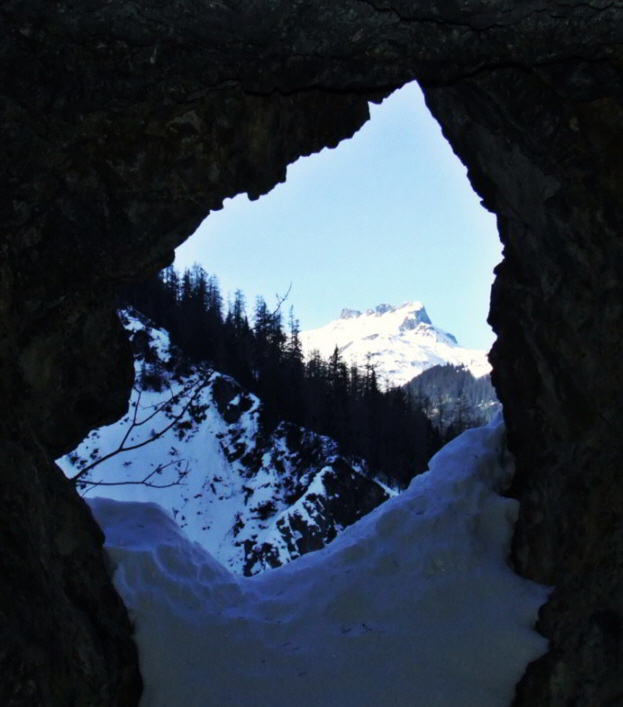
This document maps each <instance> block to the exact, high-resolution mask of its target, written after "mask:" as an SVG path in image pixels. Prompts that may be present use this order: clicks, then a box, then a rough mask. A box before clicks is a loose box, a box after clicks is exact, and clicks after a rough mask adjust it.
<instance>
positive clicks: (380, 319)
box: [300, 302, 491, 386]
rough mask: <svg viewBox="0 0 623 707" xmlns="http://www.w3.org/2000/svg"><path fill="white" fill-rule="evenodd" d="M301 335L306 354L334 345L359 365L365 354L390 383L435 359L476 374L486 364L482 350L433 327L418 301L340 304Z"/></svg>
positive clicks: (410, 375)
mask: <svg viewBox="0 0 623 707" xmlns="http://www.w3.org/2000/svg"><path fill="white" fill-rule="evenodd" d="M300 338H301V344H302V346H303V350H304V352H305V354H306V355H309V354H310V353H311V352H312V351H313V350H318V351H319V352H320V354H321V356H323V357H325V358H328V357H329V356H330V355H331V354H332V353H333V351H334V349H335V346H337V347H338V348H339V350H340V352H341V354H342V356H343V357H344V359H345V360H346V361H348V362H349V363H356V364H357V365H359V366H361V367H363V366H365V365H366V362H367V361H368V360H369V362H370V364H371V365H373V366H375V368H376V372H377V376H378V377H379V379H380V380H383V381H385V382H386V383H387V384H388V385H391V386H402V385H405V384H406V383H408V382H409V381H410V380H412V379H413V378H415V376H417V375H419V374H420V373H422V372H423V371H425V370H426V369H428V368H431V367H432V366H436V365H445V364H452V365H455V366H465V367H466V368H467V369H468V370H469V371H471V373H472V374H473V375H474V376H475V377H476V378H479V377H481V376H483V375H486V374H488V373H489V372H490V370H491V366H490V365H489V362H488V360H487V354H486V352H485V351H478V350H475V349H466V348H463V347H462V346H460V345H459V344H458V342H457V340H456V339H455V338H454V336H452V334H448V333H447V332H445V331H442V330H441V329H438V328H437V327H435V326H434V325H433V323H432V322H431V320H430V318H429V317H428V314H427V313H426V309H425V308H424V305H423V304H422V303H421V302H410V303H405V304H402V305H400V306H397V307H394V306H392V305H389V304H380V305H378V306H377V307H376V308H375V309H369V310H367V311H366V312H365V313H362V312H359V311H357V310H352V309H344V310H342V313H341V315H340V318H339V319H336V320H335V321H333V322H330V323H329V324H327V325H326V326H323V327H320V328H318V329H312V330H309V331H305V332H302V333H301V335H300Z"/></svg>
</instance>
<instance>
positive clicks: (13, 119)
mask: <svg viewBox="0 0 623 707" xmlns="http://www.w3.org/2000/svg"><path fill="white" fill-rule="evenodd" d="M0 29H1V31H2V42H1V43H0V57H1V61H0V85H1V86H2V102H1V103H0V111H1V115H2V120H1V122H0V134H1V137H2V140H1V141H0V145H1V146H2V147H1V149H2V159H0V183H1V185H2V189H0V204H1V213H2V226H3V227H2V235H1V236H0V253H1V254H2V257H1V261H0V405H1V406H2V407H1V414H0V437H1V438H2V442H1V443H0V444H1V445H2V449H3V454H2V455H1V456H0V459H1V462H0V465H1V472H0V473H1V480H2V485H1V488H2V491H1V494H0V558H1V559H0V622H1V623H0V632H1V633H0V676H1V677H0V702H2V704H3V705H9V706H11V707H13V706H17V705H29V706H30V705H46V706H49V705H82V704H97V705H102V706H108V705H130V704H134V703H136V701H137V699H138V691H139V687H140V679H139V677H138V672H137V668H136V659H135V657H134V658H133V657H132V656H133V648H132V643H131V638H130V630H129V623H128V621H127V618H126V617H125V615H124V613H123V610H122V607H121V606H120V603H119V601H118V599H117V597H116V595H115V593H114V590H113V589H112V587H111V585H110V582H109V580H108V579H107V575H106V567H105V563H104V560H103V557H102V553H101V549H100V546H101V537H100V535H99V533H98V531H97V528H96V527H95V525H94V523H93V521H92V520H91V518H90V514H89V513H88V512H87V511H86V510H85V509H84V508H83V506H82V505H81V502H80V499H79V498H78V497H77V496H76V495H75V494H74V493H73V491H72V490H71V489H70V488H69V487H68V484H67V482H65V481H64V480H63V479H62V478H61V476H60V474H59V473H58V471H57V470H56V469H55V467H54V465H53V464H52V463H51V461H50V460H51V459H52V458H53V457H54V456H55V455H59V454H60V453H62V452H65V451H68V450H69V449H71V448H72V447H73V446H75V444H76V442H77V441H78V440H79V439H80V438H81V437H82V436H83V435H84V434H85V433H86V432H87V431H88V430H90V429H92V428H93V427H95V426H97V425H101V424H103V423H105V422H107V421H112V420H114V419H115V418H117V417H118V416H120V415H121V414H122V413H123V412H124V409H125V406H126V405H127V399H128V393H129V389H130V385H131V351H130V347H129V345H128V343H127V342H126V341H125V338H124V336H123V333H122V331H121V327H120V326H119V323H118V321H117V319H116V316H115V314H114V307H113V299H112V292H113V290H114V287H115V286H116V284H117V283H118V282H120V281H123V280H127V279H131V278H136V277H141V276H144V275H145V274H147V273H149V272H153V271H155V270H156V269H158V268H159V267H161V266H163V265H165V264H167V263H168V262H170V260H171V257H172V248H173V247H174V246H176V245H177V244H179V243H180V242H181V241H182V240H184V239H185V238H186V237H187V236H188V235H189V234H190V233H192V231H193V230H194V229H195V228H196V226H197V225H198V224H199V222H200V220H201V219H202V218H203V217H204V216H205V215H206V214H207V213H208V212H209V211H210V210H213V209H217V208H219V207H220V206H221V204H222V201H223V199H224V198H226V197H229V196H233V195H235V194H237V193H240V192H248V193H249V195H250V196H251V197H252V198H256V197H258V196H259V195H261V194H262V193H264V192H266V191H268V190H269V189H270V188H271V187H272V186H274V185H275V184H276V183H277V182H279V181H282V180H283V179H284V178H285V170H286V166H287V164H288V163H290V162H292V161H293V160H294V159H295V158H297V157H298V156H300V155H304V154H308V153H311V152H313V151H316V150H319V149H320V148H321V147H324V146H327V145H328V146H334V145H336V144H337V143H338V142H339V141H340V140H341V139H344V138H346V137H348V136H350V135H351V134H352V133H353V132H354V131H355V130H356V129H357V128H358V127H359V126H360V125H361V124H362V123H363V122H365V120H366V119H367V117H368V110H367V101H368V100H378V99H380V98H381V97H382V96H384V95H386V94H387V93H389V92H390V91H391V90H392V89H394V88H396V87H398V86H399V85H401V84H402V83H404V82H405V81H407V80H410V79H413V78H417V79H418V80H419V81H420V82H421V83H422V85H423V88H424V91H425V94H426V98H427V102H428V104H429V106H430V108H431V110H432V111H433V113H434V115H435V116H436V117H437V118H438V120H439V121H440V122H441V124H442V127H443V130H444V133H445V134H446V136H447V138H448V139H449V140H450V142H451V143H452V145H453V147H454V149H455V151H456V153H457V154H458V155H459V157H460V158H461V159H462V160H463V161H464V162H465V164H466V165H467V166H468V169H469V176H470V179H471V181H472V184H473V185H474V188H475V189H476V190H477V191H478V192H479V193H480V195H481V196H482V198H483V200H484V203H485V205H486V206H487V207H488V208H489V209H491V210H492V211H494V212H495V213H496V214H497V215H498V223H499V228H500V235H501V237H502V240H503V242H504V246H505V260H504V262H503V263H502V264H501V265H500V266H499V268H498V270H497V280H496V284H495V286H494V289H493V295H492V305H491V315H490V320H491V322H492V325H493V327H494V329H495V330H496V332H497V334H498V337H499V338H498V342H497V343H496V345H495V347H494V349H493V352H492V356H491V357H492V362H493V365H494V374H493V380H494V383H495V386H496V389H497V392H498V396H499V398H500V400H501V401H502V403H503V404H504V409H505V414H506V418H507V423H508V428H509V441H510V445H511V447H512V450H513V451H514V452H515V454H516V455H517V462H518V472H517V476H516V480H515V484H514V488H513V493H514V494H515V495H516V496H517V497H518V498H519V499H520V500H521V502H522V506H521V514H520V519H519V523H518V526H517V530H516V535H515V542H514V549H513V558H514V562H515V564H516V566H517V568H518V570H519V571H520V572H522V573H524V574H525V575H527V576H529V577H531V578H533V579H536V580H538V581H541V582H546V583H550V584H555V585H556V587H557V588H556V591H555V593H554V595H553V597H552V600H551V602H550V603H549V604H548V605H547V606H546V607H545V609H544V610H543V611H542V616H541V620H540V624H539V628H540V630H541V631H542V632H543V633H544V635H546V636H547V637H548V638H549V639H550V642H551V644H550V645H551V651H550V653H549V654H548V655H547V656H546V657H545V658H543V659H542V660H541V661H539V662H538V663H537V664H536V665H535V666H532V667H530V668H529V670H528V672H527V675H526V677H525V679H524V680H523V681H522V683H521V685H520V689H519V697H518V700H517V703H516V704H517V705H530V707H539V705H543V706H544V705H548V707H558V706H561V707H562V706H563V705H569V704H573V705H575V706H576V707H589V706H590V707H593V705H598V704H615V703H618V702H619V701H620V700H622V699H623V683H622V682H621V678H620V676H621V674H623V665H622V662H623V658H622V657H621V656H623V652H622V651H621V647H622V646H621V637H620V631H618V629H617V628H616V627H618V626H619V624H620V622H621V616H623V570H622V569H621V568H622V567H623V513H622V511H623V480H622V476H621V473H620V469H621V467H622V466H623V444H622V443H621V441H620V435H619V433H618V426H619V421H620V419H621V413H622V412H623V410H622V407H623V402H622V401H623V390H622V388H623V370H622V366H623V357H622V356H621V355H620V349H621V344H620V330H621V311H622V304H623V266H622V263H623V253H622V252H621V251H622V245H621V243H622V241H621V238H620V234H621V232H622V228H621V226H622V224H621V221H622V216H621V214H622V212H621V208H620V203H621V192H622V190H623V169H622V165H623V148H622V145H623V143H622V141H621V124H622V122H623V88H622V87H623V80H622V78H623V76H622V67H623V54H622V50H621V46H623V44H622V43H621V40H622V39H623V36H622V35H623V9H622V8H621V7H620V5H618V4H617V3H611V2H602V1H601V0H598V1H596V2H593V3H590V4H589V3H585V2H577V3H576V2H565V3H562V2H558V1H557V0H554V1H552V2H544V0H525V1H524V2H522V3H514V2H507V0H476V1H475V2H470V3H465V2H456V1H455V0H444V1H443V2H441V1H437V0H421V1H420V2H415V1H413V0H412V1H411V2H408V1H407V0H393V1H390V0H371V1H369V2H368V1H363V2H362V1H360V0H344V1H343V2H340V3H339V4H337V5H336V3H335V0H316V1H315V2H312V1H311V0H296V1H294V0H288V2H282V1H280V0H259V1H258V2H239V1H238V0H226V1H225V2H214V3H188V2H185V1H183V0H173V1H172V2H170V3H167V4H162V3H142V4H141V5H140V7H139V6H138V5H135V4H131V3H126V2H119V1H118V0H113V1H112V2H108V3H91V2H83V3H76V4H74V3H69V2H66V1H63V0H61V1H60V2H56V3H43V2H34V1H33V0H8V1H7V2H5V3H3V6H2V11H1V13H0ZM448 196H449V198H451V195H448ZM16 597H21V598H20V600H19V601H17V600H16ZM613 627H614V628H613Z"/></svg>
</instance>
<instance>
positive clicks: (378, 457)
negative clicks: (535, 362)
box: [120, 266, 469, 488]
mask: <svg viewBox="0 0 623 707" xmlns="http://www.w3.org/2000/svg"><path fill="white" fill-rule="evenodd" d="M120 304H123V305H126V304H127V305H131V306H134V307H136V309H138V310H139V311H141V312H142V313H143V314H145V315H146V316H148V317H149V318H150V319H151V320H152V321H153V322H154V324H156V325H157V326H161V327H163V328H164V329H167V330H168V331H169V332H170V336H171V341H172V343H174V344H176V345H177V346H178V347H179V348H180V349H181V350H182V351H183V352H184V354H185V355H187V356H188V357H189V358H190V359H191V360H192V361H193V362H204V361H208V362H210V363H211V364H212V365H213V366H214V368H215V369H216V370H218V371H220V372H221V373H225V374H227V375H230V376H232V377H233V378H235V379H236V380H237V381H238V382H239V383H240V384H241V385H242V386H244V387H245V388H247V389H248V390H249V391H251V392H253V393H254V394H256V395H257V396H258V397H259V398H260V399H261V400H262V401H263V406H262V414H261V419H260V426H261V431H262V432H263V433H265V434H270V433H272V431H273V430H274V429H275V427H276V426H277V425H278V424H279V423H280V422H281V421H282V420H286V421H288V422H292V423H295V424H297V425H300V426H302V427H305V428H307V429H310V430H313V431H314V432H317V433H319V434H322V435H327V436H329V437H331V438H332V439H334V440H336V442H337V443H338V444H339V447H340V452H341V453H342V454H345V455H349V454H350V455H356V456H359V457H362V458H364V459H365V460H366V461H367V462H368V463H369V464H370V466H371V467H372V468H374V469H375V470H377V472H379V473H381V474H383V475H384V476H386V477H387V479H388V480H389V481H390V482H391V483H394V484H395V485H397V486H399V487H401V488H404V487H406V485H407V484H408V483H409V481H410V480H411V478H413V476H415V475H416V474H418V473H420V472H422V471H424V470H425V469H426V465H427V462H428V460H429V459H430V457H431V456H432V454H433V453H434V452H436V451H437V450H438V449H439V448H440V447H441V445H442V442H443V441H444V440H446V439H448V435H447V434H445V432H447V430H444V434H443V435H442V434H440V431H439V430H438V429H437V428H436V427H435V426H434V425H433V424H431V421H430V419H429V417H428V416H427V415H426V401H423V400H420V398H419V397H418V396H414V395H412V394H411V393H410V392H409V391H408V390H403V389H400V388H393V389H390V390H386V391H384V390H381V388H380V385H379V381H378V379H377V373H376V370H375V367H374V366H373V365H372V364H371V363H370V362H369V361H368V362H367V363H366V365H365V366H364V367H363V368H360V367H357V366H355V365H350V366H349V365H347V364H346V363H345V361H344V360H343V358H342V355H341V353H340V351H339V349H338V348H337V347H336V348H335V350H334V351H333V353H332V355H331V356H330V357H329V359H328V360H326V359H323V358H322V357H321V356H320V354H319V353H318V352H312V353H311V354H310V355H309V356H308V357H307V359H305V358H304V356H303V352H302V347H301V342H300V327H299V322H298V320H297V319H296V317H295V315H294V312H293V310H292V308H290V309H289V315H288V317H287V321H284V314H283V309H284V307H283V305H284V304H285V302H284V301H280V302H278V303H277V305H276V306H275V307H274V308H273V309H271V308H270V307H269V306H268V305H267V303H266V301H265V300H264V299H263V298H261V297H260V298H257V300H256V302H255V304H254V306H253V312H252V316H251V317H250V316H249V314H248V312H247V303H246V300H245V296H244V294H243V293H242V292H241V291H240V290H237V291H236V293H235V295H234V297H233V299H231V300H230V301H228V302H227V303H226V304H225V303H224V302H223V297H222V295H221V292H220V288H219V285H218V280H217V278H216V277H215V276H214V275H212V276H210V275H208V274H207V273H206V272H205V271H204V270H203V269H202V268H201V267H199V266H194V267H193V268H192V269H190V270H186V271H185V272H184V273H182V274H179V273H177V272H176V271H175V269H174V268H172V267H170V268H167V269H166V270H165V271H163V272H162V273H161V274H160V275H158V276H156V277H153V278H152V279H150V280H149V281H148V282H146V283H142V284H131V285H125V286H124V287H123V289H122V290H121V291H120ZM157 366H158V363H157V362H156V361H153V362H149V361H146V363H145V365H144V369H143V371H142V372H141V376H142V377H143V379H144V382H145V381H146V382H149V383H150V385H153V386H158V384H159V383H158V379H159V372H158V370H157ZM467 426H469V425H466V427H467ZM455 427H456V429H455V428H453V429H452V433H453V435H454V434H458V433H459V432H460V431H461V429H459V428H458V426H455Z"/></svg>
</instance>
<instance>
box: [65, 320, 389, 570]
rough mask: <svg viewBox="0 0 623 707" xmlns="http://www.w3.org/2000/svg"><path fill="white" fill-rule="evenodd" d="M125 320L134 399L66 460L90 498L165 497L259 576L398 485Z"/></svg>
mask: <svg viewBox="0 0 623 707" xmlns="http://www.w3.org/2000/svg"><path fill="white" fill-rule="evenodd" d="M121 320H122V321H123V323H124V327H125V328H126V331H128V332H129V334H130V337H131V342H132V348H133V349H134V352H135V358H134V365H135V371H136V380H135V384H134V390H133V391H132V397H131V400H130V410H129V412H128V414H127V415H125V416H124V417H122V418H121V419H120V420H119V421H118V422H117V423H115V424H113V425H108V426H106V427H103V428H100V429H97V430H93V431H92V432H91V433H90V434H89V435H88V436H87V437H86V438H85V439H84V440H83V442H82V443H81V444H80V445H79V446H78V447H77V449H75V450H74V451H73V452H71V453H70V454H68V455H65V456H64V457H62V458H61V459H59V460H58V464H59V466H60V467H61V469H63V471H64V472H65V473H66V474H67V476H68V477H70V478H72V477H74V476H76V475H77V474H80V475H81V476H80V491H81V495H82V496H83V497H84V498H92V497H93V496H106V497H109V498H113V499H115V500H119V501H143V502H154V503H158V504H159V505H161V506H162V507H163V508H165V509H166V510H167V511H169V513H170V514H171V515H172V516H173V517H174V518H175V520H176V521H177V523H178V525H179V526H180V527H181V528H182V529H183V530H184V532H185V533H186V534H187V536H188V537H189V538H190V539H191V540H193V541H196V542H198V543H200V544H201V545H203V546H204V547H205V548H206V549H207V550H208V551H209V552H210V554H211V555H212V556H213V557H214V558H215V559H217V560H219V562H220V563H221V564H222V565H223V566H225V567H227V568H228V569H229V570H231V571H232V572H234V573H237V574H245V575H253V574H258V573H259V572H262V571H264V570H266V569H269V568H273V567H279V566H281V565H284V564H286V563H288V562H290V561H292V560H294V559H296V558H298V557H300V556H301V555H304V554H305V553H307V552H311V551H313V550H319V549H320V548H322V547H324V546H325V545H327V544H328V543H329V542H331V541H332V540H334V539H335V537H336V536H337V534H338V533H340V532H341V531H342V530H344V528H346V527H347V526H349V525H352V524H353V523H354V522H355V521H357V520H359V518H361V517H362V516H364V515H365V514H366V513H369V512H370V511H371V510H373V509H374V508H376V507H377V506H378V505H379V504H381V503H383V502H384V501H386V500H387V499H388V498H389V496H390V495H394V494H396V493H398V491H397V490H394V489H391V488H389V487H387V486H386V484H385V483H384V482H382V481H381V480H380V479H378V478H375V474H374V469H373V468H371V466H370V465H368V464H366V463H365V462H364V461H363V460H362V459H356V458H353V457H349V458H348V459H347V458H345V457H344V456H342V455H341V454H340V453H339V449H338V445H337V443H336V442H335V441H334V440H332V439H330V438H329V437H326V436H321V435H319V434H316V433H314V432H312V431H310V430H306V429H305V428H303V427H299V426H298V425H295V424H292V423H289V422H280V423H279V424H277V425H276V426H275V425H272V426H271V427H270V429H267V428H266V425H265V424H264V425H263V424H262V417H261V413H262V405H263V403H262V401H261V400H260V399H259V398H258V397H257V396H255V395H253V394H252V393H250V392H249V391H248V390H245V389H244V388H243V387H242V386H241V385H239V384H238V383H237V382H236V381H235V380H234V379H233V378H230V377H229V376H225V375H222V374H220V373H218V372H216V371H213V370H211V369H209V370H208V369H206V368H205V367H204V366H199V367H198V366H194V365H192V364H191V363H190V361H188V360H187V359H185V357H184V356H183V354H182V352H181V351H180V350H179V349H177V348H176V347H175V346H173V345H172V344H171V342H170V338H169V334H168V332H167V331H165V330H164V329H156V328H154V327H153V326H152V325H151V322H150V321H149V320H148V319H147V318H146V317H144V316H142V315H141V314H139V313H138V312H136V311H134V310H126V311H124V312H123V313H122V315H121ZM386 481H389V480H386ZM102 482H103V483H104V484H106V485H105V486H101V485H100V484H101V483H102ZM115 483H116V484H119V485H115ZM394 483H395V482H394ZM109 484H113V485H112V486H111V485H109Z"/></svg>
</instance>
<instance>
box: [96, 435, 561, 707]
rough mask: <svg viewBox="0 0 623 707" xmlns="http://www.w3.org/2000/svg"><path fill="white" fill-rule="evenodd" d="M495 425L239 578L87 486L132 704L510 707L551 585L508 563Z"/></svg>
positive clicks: (503, 470) (538, 645)
mask: <svg viewBox="0 0 623 707" xmlns="http://www.w3.org/2000/svg"><path fill="white" fill-rule="evenodd" d="M512 471H513V467H512V460H511V458H510V456H509V455H508V453H507V452H506V449H505V444H504V429H503V426H502V424H501V423H499V422H498V423H497V424H496V425H491V426H489V427H487V428H480V429H474V430H469V431H468V432H465V433H464V434H463V435H462V436H461V437H458V438H457V439H455V440H454V441H453V442H451V443H450V444H449V445H448V446H447V447H445V448H444V449H443V450H442V451H441V452H439V454H437V456H436V457H435V458H434V459H433V460H432V461H431V465H430V472H429V473H426V474H423V475H421V476H418V477H416V478H415V479H414V480H413V481H412V483H411V486H410V487H409V489H408V490H407V491H406V492H405V493H403V494H402V495H400V496H398V497H397V498H394V499H391V500H390V501H388V502H387V503H385V504H383V505H382V506H381V507H379V508H377V509H376V510H374V511H372V512H371V513H370V514H369V515H367V516H365V517H364V518H363V519H362V520H360V521H359V522H358V523H356V524H355V525H352V526H351V527H350V528H347V529H346V530H345V531H344V532H343V533H342V534H341V535H340V536H339V537H338V538H337V539H336V540H335V542H333V543H332V544H331V545H329V546H327V547H326V548H325V549H323V550H321V551H320V552H317V553H312V554H309V555H306V556H305V557H303V558H301V559H299V560H297V561H296V562H293V563H291V564H289V565H287V566H285V567H281V568H279V569H277V570H275V571H274V572H267V573H263V574H261V575H259V576H258V577H252V578H243V577H235V576H233V575H232V574H230V573H229V572H228V571H227V570H226V569H224V568H223V567H222V566H221V565H219V564H218V563H217V562H216V561H215V560H214V559H212V557H210V555H209V554H208V553H207V552H206V551H205V550H203V549H202V548H201V547H200V546H199V545H196V544H193V543H191V542H189V541H188V539H187V538H186V537H185V536H184V534H183V533H182V532H181V531H180V529H179V528H178V527H177V525H176V524H175V522H174V521H173V519H172V518H170V517H168V516H167V515H166V513H164V511H163V510H162V509H161V508H159V507H158V506H155V505H153V504H136V503H116V502H114V501H109V500H95V501H93V502H92V508H93V511H94V513H95V516H96V518H97V520H98V522H99V523H100V524H101V526H102V527H103V528H104V530H105V532H106V547H107V550H108V553H109V554H110V557H111V559H112V561H113V566H114V567H115V568H116V569H115V574H114V582H115V585H116V587H117V589H118V590H119V592H120V593H121V596H122V597H123V599H124V601H125V603H126V605H127V606H128V608H129V611H130V615H131V618H132V620H133V621H134V622H135V625H136V638H137V642H138V645H139V657H140V662H141V672H142V675H143V679H144V682H145V692H144V695H143V698H142V702H141V707H173V706H174V705H175V706H178V705H184V707H205V706H206V705H219V707H220V706H221V705H223V706H224V705H232V706H234V707H291V706H292V705H297V706H298V707H337V706H338V705H339V707H508V705H510V704H511V702H512V698H513V693H514V686H515V684H516V683H517V682H518V680H519V678H520V677H521V675H522V674H523V672H524V670H525V668H526V665H527V664H528V662H529V661H532V660H535V659H536V658H537V657H539V655H541V654H542V653H543V652H544V651H545V650H546V641H545V639H544V638H542V637H541V636H539V635H538V634H537V633H536V632H535V631H534V630H533V626H534V623H535V621H536V618H537V610H538V607H539V606H540V605H541V604H542V603H543V602H544V601H545V599H546V596H547V590H546V589H545V588H544V587H541V586H538V585H536V584H533V583H531V582H529V581H527V580H525V579H521V578H520V577H518V576H517V575H515V574H514V573H513V572H512V570H511V568H510V567H509V565H508V562H507V555H508V551H509V544H510V539H511V535H512V527H513V523H514V521H515V519H516V515H517V505H518V504H517V502H516V501H514V500H512V499H509V498H505V497H503V496H501V495H499V494H500V493H501V492H502V491H503V490H504V488H505V487H506V485H507V484H508V482H509V480H510V477H511V475H512Z"/></svg>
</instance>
